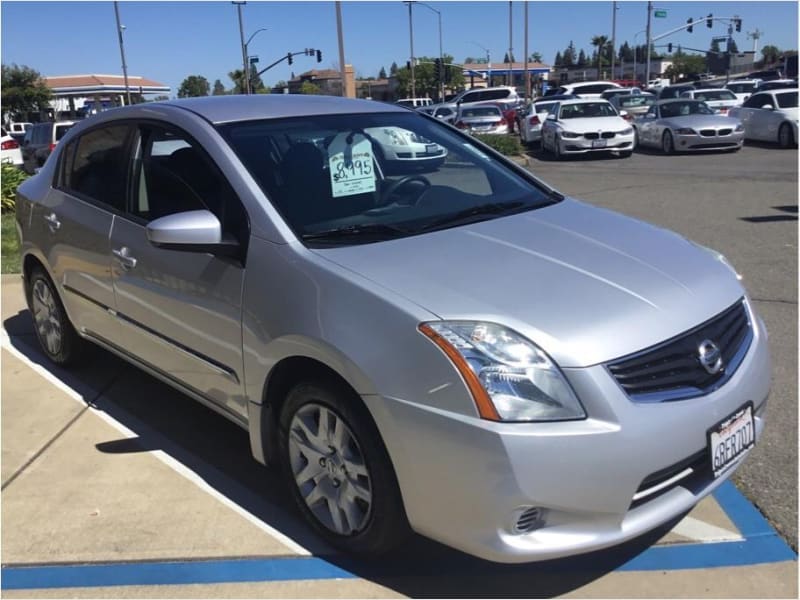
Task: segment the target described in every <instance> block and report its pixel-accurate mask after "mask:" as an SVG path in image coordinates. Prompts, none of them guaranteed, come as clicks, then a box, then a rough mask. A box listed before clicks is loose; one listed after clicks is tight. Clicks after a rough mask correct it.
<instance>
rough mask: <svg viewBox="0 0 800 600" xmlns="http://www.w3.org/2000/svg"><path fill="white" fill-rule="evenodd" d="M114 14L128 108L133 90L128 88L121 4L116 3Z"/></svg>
mask: <svg viewBox="0 0 800 600" xmlns="http://www.w3.org/2000/svg"><path fill="white" fill-rule="evenodd" d="M114 14H115V15H116V17H117V35H118V36H119V54H120V56H121V57H122V78H123V80H124V81H125V99H126V102H127V103H128V106H130V104H131V88H130V87H129V86H128V65H126V64H125V46H124V44H123V43H122V30H123V29H125V26H124V25H120V22H119V4H118V3H117V2H116V1H115V2H114Z"/></svg>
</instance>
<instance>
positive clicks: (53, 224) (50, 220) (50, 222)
mask: <svg viewBox="0 0 800 600" xmlns="http://www.w3.org/2000/svg"><path fill="white" fill-rule="evenodd" d="M44 220H45V221H46V222H47V226H48V227H49V228H50V231H51V232H53V233H55V232H56V231H58V229H59V228H60V227H61V221H59V220H58V217H57V216H56V213H50V214H49V215H47V216H46V217H45V218H44Z"/></svg>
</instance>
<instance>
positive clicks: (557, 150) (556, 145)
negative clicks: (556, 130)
mask: <svg viewBox="0 0 800 600" xmlns="http://www.w3.org/2000/svg"><path fill="white" fill-rule="evenodd" d="M553 158H555V159H556V160H561V159H562V158H563V155H562V154H561V142H560V141H559V140H558V136H554V137H553Z"/></svg>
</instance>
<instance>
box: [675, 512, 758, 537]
mask: <svg viewBox="0 0 800 600" xmlns="http://www.w3.org/2000/svg"><path fill="white" fill-rule="evenodd" d="M672 532H673V533H677V534H678V535H682V536H683V537H686V538H689V539H691V540H695V541H698V542H728V541H734V540H736V541H738V540H741V539H744V538H742V536H741V535H740V534H738V533H736V532H735V531H730V530H728V529H724V528H722V527H717V526H716V525H712V524H711V523H706V522H705V521H701V520H700V519H695V518H694V517H684V518H683V519H682V520H681V522H680V523H678V524H677V525H675V527H673V528H672Z"/></svg>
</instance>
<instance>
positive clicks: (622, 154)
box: [617, 150, 633, 158]
mask: <svg viewBox="0 0 800 600" xmlns="http://www.w3.org/2000/svg"><path fill="white" fill-rule="evenodd" d="M631 154H633V153H632V152H631V151H630V150H626V151H624V152H617V158H630V157H631Z"/></svg>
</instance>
